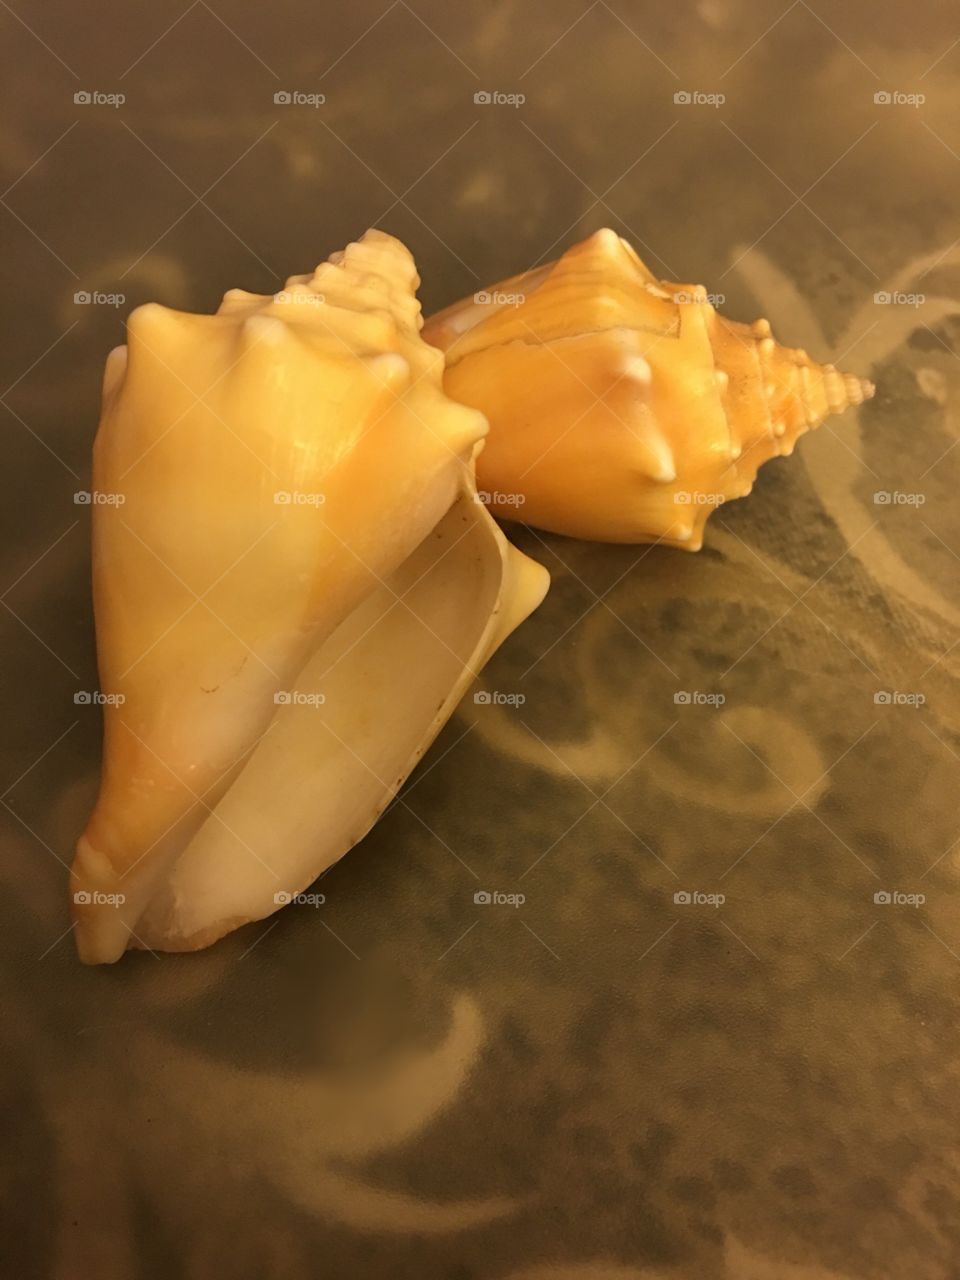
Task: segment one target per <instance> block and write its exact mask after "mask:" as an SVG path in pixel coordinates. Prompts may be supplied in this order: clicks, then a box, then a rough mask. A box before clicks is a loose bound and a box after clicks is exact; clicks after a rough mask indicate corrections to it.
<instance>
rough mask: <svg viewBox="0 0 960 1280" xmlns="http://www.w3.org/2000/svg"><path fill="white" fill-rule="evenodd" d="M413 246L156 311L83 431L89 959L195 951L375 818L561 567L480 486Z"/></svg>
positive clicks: (351, 254) (465, 416)
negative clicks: (510, 538) (98, 726)
mask: <svg viewBox="0 0 960 1280" xmlns="http://www.w3.org/2000/svg"><path fill="white" fill-rule="evenodd" d="M418 284H419V279H418V277H417V273H416V268H415V266H414V262H413V259H412V257H411V256H410V254H409V252H408V251H407V250H406V249H405V248H404V246H403V245H402V244H401V243H400V242H399V241H397V240H394V239H392V238H391V237H390V236H387V235H384V234H382V233H380V232H375V231H374V232H368V233H367V234H366V235H365V236H364V237H363V239H362V240H361V241H359V242H358V243H356V244H351V245H350V246H349V247H348V248H347V249H346V250H345V251H344V252H343V253H341V254H337V255H334V256H333V257H332V258H331V259H330V260H329V262H327V263H325V264H323V265H321V266H320V267H318V268H317V270H316V271H315V272H314V273H313V275H304V276H297V277H293V278H292V279H291V280H289V281H288V282H287V285H286V288H285V289H284V290H283V291H282V292H280V293H278V294H276V295H274V296H273V297H261V296H258V295H255V294H248V293H244V292H242V291H239V290H235V291H233V292H231V293H228V294H227V295H226V297H225V298H224V300H223V304H222V306H221V307H220V309H219V311H218V312H217V314H216V315H213V316H207V315H187V314H184V313H181V312H176V311H170V310H167V309H166V308H164V307H161V306H156V305H149V306H144V307H140V308H139V309H138V310H136V311H135V312H134V313H133V314H132V316H131V317H130V322H129V326H128V345H127V346H126V347H120V348H118V349H117V350H116V351H114V352H112V353H111V355H110V357H109V359H108V362H107V369H106V374H105V383H104V399H103V413H102V418H101V423H100V428H99V431H98V433H97V439H96V444H95V448H94V487H95V489H96V490H97V491H98V495H114V497H113V499H112V500H111V499H110V498H109V497H107V498H104V499H101V501H100V502H99V503H98V504H97V505H95V507H94V597H95V606H96V620H97V643H98V651H99V663H100V673H101V680H102V685H103V693H104V695H105V697H104V701H105V744H104V764H103V775H102V780H101V787H100V794H99V798H98V800H97V804H96V808H95V810H94V812H93V815H92V816H91V818H90V821H89V824H88V826H87V829H86V831H85V833H84V834H83V836H82V837H81V839H80V841H79V845H78V848H77V854H76V859H75V862H74V865H73V872H72V884H71V889H72V894H73V902H74V919H75V923H76V935H77V945H78V949H79V952H80V956H81V959H83V960H85V961H87V962H89V963H97V962H109V961H113V960H116V959H117V958H118V957H119V956H120V955H121V954H122V953H123V951H124V950H125V948H127V947H128V946H137V947H149V948H151V949H161V950H167V951H180V950H192V949H195V948H198V947H203V946H206V945H208V944H209V943H211V942H213V941H215V940H216V939H217V938H219V937H221V936H222V935H223V934H225V933H227V932H229V931H230V930H231V929H234V928H236V927H237V926H238V925H240V924H243V923H245V922H246V921H249V920H253V919H259V918H261V917H263V916H266V915H269V914H270V913H271V912H273V911H275V910H277V908H278V907H279V906H281V905H283V904H284V903H285V902H287V901H289V900H290V898H291V897H292V896H294V895H296V894H297V893H299V892H300V891H302V890H303V889H304V888H305V887H306V886H307V885H309V883H310V882H311V881H312V880H313V879H314V878H315V877H316V876H317V875H318V874H319V873H320V872H321V871H323V870H324V869H325V868H326V867H328V866H329V865H330V864H331V863H332V862H334V861H335V860H336V859H338V858H339V857H341V856H342V854H344V853H345V852H346V851H347V850H348V849H350V848H351V846H352V845H354V844H355V843H356V842H357V841H358V840H359V839H360V838H361V836H363V835H364V834H365V832H366V831H367V830H368V829H369V828H370V827H371V826H372V825H373V823H374V822H375V821H376V819H377V817H378V816H379V814H380V813H381V812H382V810H383V809H384V807H385V806H386V804H387V803H388V802H389V800H390V799H391V798H392V796H393V795H394V794H395V792H396V791H397V790H398V788H399V787H400V785H401V784H402V782H403V781H404V779H405V778H406V776H407V774H408V773H409V772H410V770H411V769H412V768H413V766H414V765H415V763H416V762H417V760H418V759H419V758H420V756H421V755H422V754H423V752H424V751H425V750H426V748H427V746H428V745H429V743H430V742H431V741H432V739H433V737H434V736H435V734H436V733H437V732H438V731H439V729H440V727H441V726H442V725H443V724H444V722H445V721H446V719H447V718H448V717H449V715H450V714H451V712H452V710H453V708H454V707H455V706H456V703H457V701H458V700H459V698H460V697H461V696H462V694H463V692H464V690H465V689H466V687H467V686H468V685H469V683H470V682H471V680H472V679H473V677H474V675H475V674H476V672H477V670H478V669H479V667H480V666H482V664H483V663H484V662H485V661H486V659H487V658H488V657H489V656H490V654H491V653H492V652H493V651H494V649H496V647H497V645H498V644H499V643H500V642H501V641H502V640H503V639H504V638H505V637H506V636H507V635H509V633H510V632H511V631H512V630H513V629H514V627H516V626H517V625H518V624H519V623H520V622H521V621H522V620H523V619H524V618H525V617H526V616H527V615H528V614H529V613H530V612H531V611H532V610H533V609H534V608H536V606H537V605H538V604H539V602H540V600H541V599H542V598H543V595H544V593H545V591H546V588H547V582H548V578H547V574H546V571H545V570H544V569H542V568H541V567H540V566H539V565H537V564H534V562H533V561H531V560H528V559H527V558H526V557H525V556H523V555H521V554H520V552H519V551H517V550H515V549H514V548H513V547H511V546H509V544H508V543H507V542H506V541H505V540H504V538H503V536H502V535H501V533H500V532H499V530H498V529H497V527H496V525H495V524H494V522H493V520H492V519H491V518H490V516H489V515H488V513H487V511H486V509H485V508H484V506H483V505H482V504H481V503H480V502H478V501H477V500H476V487H475V481H474V476H473V457H474V454H475V451H476V449H477V448H478V445H479V443H480V441H481V440H482V438H483V436H484V435H485V432H486V422H485V420H484V418H483V417H482V415H481V414H480V413H478V412H477V411H476V410H473V409H469V408H465V407H463V406H461V405H458V404H455V403H453V402H452V401H451V400H450V399H448V398H447V396H446V395H445V394H444V392H443V390H442V388H441V374H442V366H443V360H442V357H441V356H440V354H439V353H438V352H436V351H435V350H433V348H431V347H428V346H427V345H426V344H425V343H424V342H423V341H422V339H421V338H420V336H419V329H420V325H421V323H422V321H421V316H420V307H419V303H418V302H417V299H416V294H415V290H416V287H417V285H418Z"/></svg>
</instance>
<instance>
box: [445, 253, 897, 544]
mask: <svg viewBox="0 0 960 1280" xmlns="http://www.w3.org/2000/svg"><path fill="white" fill-rule="evenodd" d="M423 334H424V337H425V338H426V340H427V341H428V342H430V343H433V344H434V345H435V346H437V347H439V348H440V350H442V351H443V352H444V355H445V358H446V372H445V375H444V387H445V389H446V391H447V392H448V394H449V395H451V396H452V397H454V398H455V399H457V400H459V401H461V402H462V403H464V404H467V405H470V406H471V407H473V408H476V409H480V410H481V411H482V412H483V413H484V414H485V415H486V417H487V418H488V420H489V422H490V433H489V435H488V437H487V440H486V442H485V445H484V448H483V450H482V452H481V453H480V455H479V457H478V459H477V477H478V483H479V484H480V487H481V489H484V490H488V491H491V492H493V491H496V492H500V493H505V494H510V495H513V499H512V500H511V501H506V502H503V504H502V506H501V507H500V508H499V510H500V511H502V513H503V515H504V516H505V517H506V518H510V517H511V516H512V518H514V519H521V520H523V521H524V522H526V523H529V524H533V525H538V526H539V527H541V528H544V529H550V530H552V531H553V532H556V533H564V534H569V535H572V536H574V537H582V538H590V539H595V540H600V541H609V542H646V541H651V542H665V543H667V544H670V545H673V546H678V547H684V548H686V549H688V550H692V551H695V550H699V548H700V546H701V545H702V542H703V529H704V526H705V524H706V521H707V518H708V516H709V515H710V513H711V512H712V511H714V510H715V509H716V507H717V506H719V505H720V504H722V503H724V502H727V501H729V500H730V499H733V498H739V497H742V496H744V495H745V494H747V493H749V492H750V490H751V488H752V487H753V482H754V480H755V479H756V475H757V471H758V470H759V468H760V467H761V466H762V465H763V463H764V462H766V461H767V460H768V459H770V458H773V457H777V456H779V455H784V454H789V453H792V452H793V448H794V446H795V444H796V442H797V439H798V438H799V437H800V436H801V435H802V434H803V433H804V432H805V431H809V430H811V429H812V428H814V427H816V426H818V425H819V424H820V423H821V422H822V421H823V420H824V419H825V418H826V417H828V416H829V415H830V414H832V413H840V412H842V411H843V410H844V409H845V408H847V406H848V405H858V404H861V403H862V402H863V401H864V400H868V399H869V398H870V397H871V396H872V395H873V390H874V388H873V385H872V383H870V382H868V381H867V380H866V379H863V378H858V377H855V376H853V375H851V374H843V373H840V372H839V371H838V370H837V369H835V368H834V367H833V365H829V364H828V365H819V364H816V363H815V362H814V361H813V360H811V358H810V357H809V355H808V354H807V353H806V352H805V351H801V350H794V349H792V348H789V347H785V346H781V345H780V344H779V343H777V342H776V341H775V339H774V338H773V336H772V334H771V331H770V324H769V322H768V321H767V320H762V319H761V320H757V321H755V322H754V323H753V324H741V323H738V322H737V321H733V320H729V319H727V318H726V317H725V316H722V315H720V314H719V312H718V311H717V310H716V308H715V307H714V306H713V304H712V302H711V301H710V297H709V295H708V294H707V293H706V291H705V289H704V288H703V287H702V286H701V285H691V284H675V283H670V282H668V281H662V280H658V279H657V278H656V277H655V276H654V275H653V273H652V272H651V271H650V270H649V269H648V268H647V267H646V266H645V265H644V263H643V262H642V261H641V260H640V258H639V257H638V256H637V254H636V252H635V251H634V250H633V248H632V247H631V246H630V245H629V244H628V243H627V241H626V240H624V239H622V238H621V237H620V236H618V235H617V234H616V232H614V231H611V230H609V229H606V230H603V231H598V232H597V233H596V234H595V235H592V236H590V237H589V238H588V239H587V240H584V241H583V242H582V243H580V244H577V245H574V246H573V248H571V249H569V250H568V251H567V252H566V253H565V254H564V255H563V256H562V257H561V258H559V259H558V260H557V261H556V262H553V263H550V264H548V265H547V266H544V267H538V268H535V269H534V270H533V271H529V272H526V273H524V274H523V275H518V276H513V277H511V278H510V279H509V280H505V281H503V282H502V283H500V284H498V285H495V286H493V287H491V288H489V289H487V290H484V291H482V292H481V293H479V294H476V295H474V297H473V298H472V299H465V300H464V301H461V302H458V303H455V304H454V305H453V306H451V307H448V308H447V309H446V310H444V311H441V312H440V313H438V314H437V315H435V316H433V317H431V318H430V319H428V320H427V322H426V324H425V327H424V331H423Z"/></svg>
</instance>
